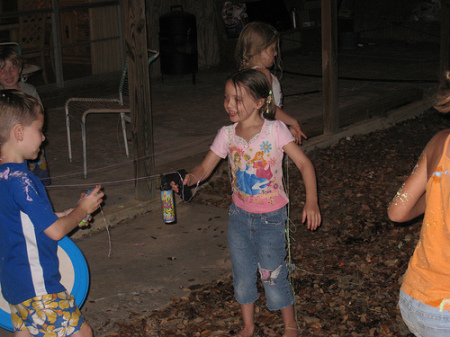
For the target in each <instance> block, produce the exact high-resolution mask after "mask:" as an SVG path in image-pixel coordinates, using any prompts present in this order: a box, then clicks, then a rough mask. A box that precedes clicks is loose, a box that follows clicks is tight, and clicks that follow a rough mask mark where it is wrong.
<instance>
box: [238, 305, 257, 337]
mask: <svg viewBox="0 0 450 337" xmlns="http://www.w3.org/2000/svg"><path fill="white" fill-rule="evenodd" d="M241 311H242V319H243V320H244V328H243V329H242V330H241V331H239V333H238V334H237V335H235V336H234V337H251V336H253V333H254V332H255V322H254V321H253V316H254V314H255V304H254V303H249V304H241Z"/></svg>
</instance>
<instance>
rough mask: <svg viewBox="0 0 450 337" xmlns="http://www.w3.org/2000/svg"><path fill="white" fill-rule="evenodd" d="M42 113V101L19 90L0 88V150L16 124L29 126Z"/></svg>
mask: <svg viewBox="0 0 450 337" xmlns="http://www.w3.org/2000/svg"><path fill="white" fill-rule="evenodd" d="M43 114H44V108H43V106H42V103H41V102H40V101H39V100H37V99H36V98H34V97H32V96H30V95H27V94H25V93H24V92H22V91H20V90H13V89H11V90H0V152H1V147H2V146H3V144H4V143H5V142H7V141H8V140H9V134H10V132H11V130H12V128H13V127H14V126H15V125H17V124H23V125H24V126H29V125H30V124H31V123H33V122H34V121H35V120H37V119H38V116H39V115H43Z"/></svg>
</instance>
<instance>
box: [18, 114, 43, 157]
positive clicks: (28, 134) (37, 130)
mask: <svg viewBox="0 0 450 337" xmlns="http://www.w3.org/2000/svg"><path fill="white" fill-rule="evenodd" d="M43 127H44V115H42V114H39V115H38V118H37V119H36V120H35V121H33V122H32V123H31V124H30V125H28V126H24V127H23V138H22V142H21V146H22V147H21V148H22V151H21V152H22V156H23V159H28V160H32V159H36V158H37V156H38V154H39V150H40V147H41V144H42V142H43V141H44V140H45V136H44V133H43V131H42V128H43Z"/></svg>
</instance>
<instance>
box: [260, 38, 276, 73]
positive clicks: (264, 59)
mask: <svg viewBox="0 0 450 337" xmlns="http://www.w3.org/2000/svg"><path fill="white" fill-rule="evenodd" d="M277 55H278V52H277V43H276V42H274V43H272V44H271V45H270V46H269V47H267V48H266V49H264V50H263V51H262V52H261V53H260V54H259V55H256V56H255V57H254V58H255V63H257V64H255V65H259V66H262V67H264V68H270V67H272V66H273V63H274V62H275V56H277Z"/></svg>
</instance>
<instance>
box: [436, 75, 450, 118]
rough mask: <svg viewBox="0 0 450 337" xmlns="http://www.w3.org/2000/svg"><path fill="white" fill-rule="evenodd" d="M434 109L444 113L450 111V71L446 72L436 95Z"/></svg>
mask: <svg viewBox="0 0 450 337" xmlns="http://www.w3.org/2000/svg"><path fill="white" fill-rule="evenodd" d="M433 106H434V108H435V109H436V110H437V111H439V112H443V113H447V112H449V111H450V71H448V70H447V71H445V72H444V74H443V76H442V78H441V84H440V85H439V88H438V90H437V93H436V98H435V102H434V105H433Z"/></svg>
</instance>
